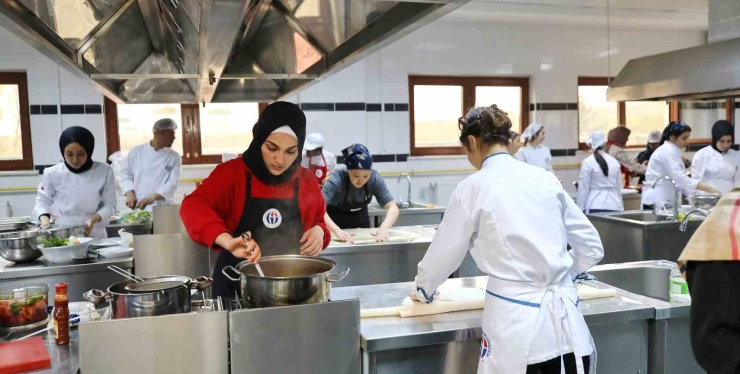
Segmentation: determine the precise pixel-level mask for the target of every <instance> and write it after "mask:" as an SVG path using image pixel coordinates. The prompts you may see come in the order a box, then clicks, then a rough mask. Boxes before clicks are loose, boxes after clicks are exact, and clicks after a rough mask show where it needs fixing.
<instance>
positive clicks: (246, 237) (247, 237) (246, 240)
mask: <svg viewBox="0 0 740 374" xmlns="http://www.w3.org/2000/svg"><path fill="white" fill-rule="evenodd" d="M241 237H242V240H243V241H244V246H247V244H248V243H249V241H250V240H252V236H251V235H250V233H249V231H247V232H245V233H244V234H242V235H241ZM250 254H251V253H250ZM254 267H255V268H257V273H259V275H260V277H263V278H264V277H265V273H263V272H262V267H261V266H260V264H258V263H256V262H255V263H254Z"/></svg>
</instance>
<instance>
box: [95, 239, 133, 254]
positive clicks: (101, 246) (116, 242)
mask: <svg viewBox="0 0 740 374" xmlns="http://www.w3.org/2000/svg"><path fill="white" fill-rule="evenodd" d="M122 241H123V238H121V237H115V238H105V239H96V240H93V241H92V242H90V246H89V247H87V258H92V259H96V258H98V257H99V256H100V257H106V258H113V257H124V256H128V255H130V254H131V253H132V252H133V251H134V249H133V248H131V247H123V246H122V245H121V244H123V243H122Z"/></svg>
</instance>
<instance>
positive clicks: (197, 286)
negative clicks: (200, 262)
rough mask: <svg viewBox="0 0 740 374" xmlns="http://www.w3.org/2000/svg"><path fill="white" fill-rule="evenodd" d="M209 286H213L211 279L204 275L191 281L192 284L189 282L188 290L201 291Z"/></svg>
mask: <svg viewBox="0 0 740 374" xmlns="http://www.w3.org/2000/svg"><path fill="white" fill-rule="evenodd" d="M227 277H228V275H227ZM211 284H213V279H211V278H208V277H206V276H205V275H201V276H199V277H198V278H195V279H193V281H192V282H190V288H191V289H194V290H201V291H202V290H205V289H206V288H208V287H211Z"/></svg>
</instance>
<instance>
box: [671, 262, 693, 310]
mask: <svg viewBox="0 0 740 374" xmlns="http://www.w3.org/2000/svg"><path fill="white" fill-rule="evenodd" d="M668 294H669V297H670V302H672V303H676V302H677V303H690V302H691V295H689V285H688V283H686V279H684V278H683V275H681V271H679V270H678V269H673V270H671V280H670V283H669V290H668Z"/></svg>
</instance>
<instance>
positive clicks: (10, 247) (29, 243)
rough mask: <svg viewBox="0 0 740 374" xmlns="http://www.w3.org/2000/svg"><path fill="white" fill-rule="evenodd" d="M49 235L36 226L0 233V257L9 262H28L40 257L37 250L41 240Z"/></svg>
mask: <svg viewBox="0 0 740 374" xmlns="http://www.w3.org/2000/svg"><path fill="white" fill-rule="evenodd" d="M50 236H51V235H50V234H49V233H48V232H46V231H41V230H38V229H36V228H34V229H30V230H25V231H15V232H7V233H0V257H2V258H4V259H6V260H8V261H11V262H29V261H33V260H35V259H37V258H39V257H41V255H42V253H41V251H40V250H38V246H39V244H41V241H42V240H46V239H48V238H49V237H50Z"/></svg>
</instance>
